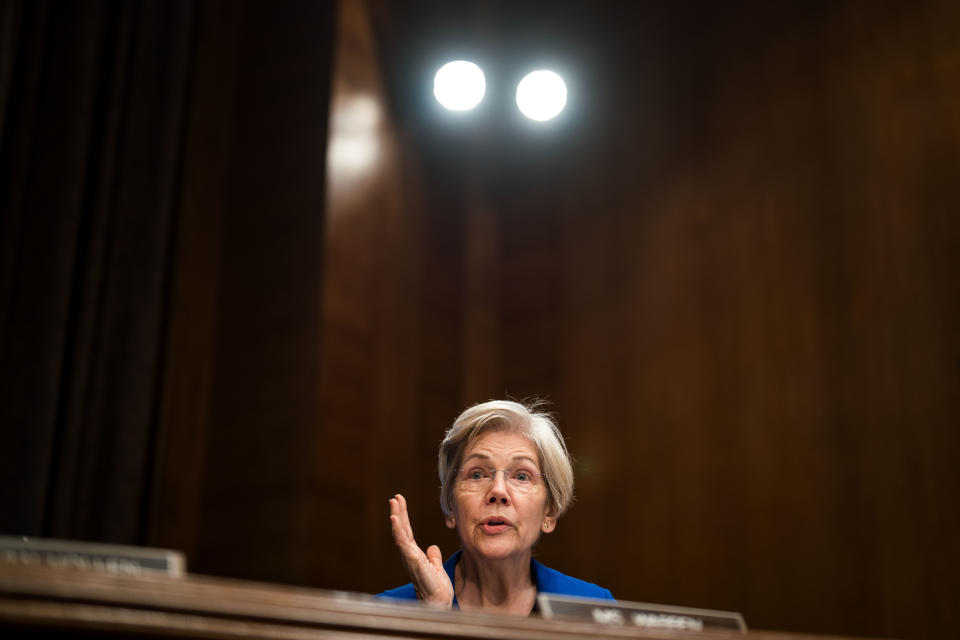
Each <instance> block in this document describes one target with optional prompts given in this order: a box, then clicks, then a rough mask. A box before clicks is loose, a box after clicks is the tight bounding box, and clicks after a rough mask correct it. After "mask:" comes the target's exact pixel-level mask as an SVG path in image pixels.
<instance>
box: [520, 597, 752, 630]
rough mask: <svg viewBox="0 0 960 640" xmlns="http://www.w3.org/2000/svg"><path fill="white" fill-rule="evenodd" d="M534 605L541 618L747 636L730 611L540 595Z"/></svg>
mask: <svg viewBox="0 0 960 640" xmlns="http://www.w3.org/2000/svg"><path fill="white" fill-rule="evenodd" d="M537 602H538V605H539V608H540V613H541V614H542V615H543V617H544V618H568V619H576V620H581V621H589V622H595V623H597V624H603V625H609V626H617V627H638V628H642V629H655V630H664V631H705V630H724V631H740V632H741V633H746V632H747V625H746V623H745V622H744V620H743V616H742V615H740V614H739V613H736V612H733V611H715V610H713V609H694V608H691V607H674V606H669V605H660V604H649V603H646V602H625V601H623V600H616V601H614V600H593V599H591V598H575V597H572V596H560V595H556V594H552V593H541V594H540V595H538V596H537Z"/></svg>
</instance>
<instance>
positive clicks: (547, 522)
mask: <svg viewBox="0 0 960 640" xmlns="http://www.w3.org/2000/svg"><path fill="white" fill-rule="evenodd" d="M554 512H555V509H554V508H553V507H552V506H551V507H550V508H549V509H548V510H547V513H546V515H544V516H543V522H542V523H540V530H541V531H543V532H544V533H550V532H551V531H553V530H554V529H556V528H557V516H556V515H554Z"/></svg>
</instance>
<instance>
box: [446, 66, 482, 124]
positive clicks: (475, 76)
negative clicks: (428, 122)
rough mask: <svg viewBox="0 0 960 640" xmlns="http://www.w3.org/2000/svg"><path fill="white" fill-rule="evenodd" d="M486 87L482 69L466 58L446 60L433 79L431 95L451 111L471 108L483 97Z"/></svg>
mask: <svg viewBox="0 0 960 640" xmlns="http://www.w3.org/2000/svg"><path fill="white" fill-rule="evenodd" d="M486 88H487V83H486V81H485V80H484V79H483V71H481V70H480V67H478V66H477V65H475V64H473V63H472V62H467V61H466V60H454V61H453V62H448V63H447V64H445V65H443V66H442V67H440V70H439V71H437V75H436V76H435V77H434V79H433V95H434V96H436V98H437V101H438V102H439V103H440V104H442V105H443V106H445V107H446V108H447V109H450V110H451V111H467V110H468V109H473V108H474V107H475V106H477V105H478V104H479V103H480V101H481V100H482V99H483V93H484V91H486Z"/></svg>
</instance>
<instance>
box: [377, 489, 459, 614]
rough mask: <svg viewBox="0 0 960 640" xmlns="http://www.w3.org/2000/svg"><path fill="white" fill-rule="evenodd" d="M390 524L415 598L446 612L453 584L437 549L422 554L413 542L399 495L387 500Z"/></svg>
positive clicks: (404, 506)
mask: <svg viewBox="0 0 960 640" xmlns="http://www.w3.org/2000/svg"><path fill="white" fill-rule="evenodd" d="M390 525H391V527H392V529H393V541H394V542H396V544H397V549H399V550H400V558H401V559H402V560H403V566H404V567H406V569H407V573H408V574H410V580H411V582H413V587H414V589H416V591H417V598H419V599H420V600H422V601H424V602H427V603H429V604H432V605H436V606H440V607H444V608H447V609H449V608H450V607H451V606H452V605H453V583H451V582H450V576H448V575H447V572H446V570H444V568H443V556H441V555H440V547H438V546H437V545H435V544H434V545H430V546H429V547H427V552H426V553H424V552H423V551H421V550H420V547H419V546H417V541H416V540H414V539H413V527H411V526H410V515H409V514H408V513H407V501H406V499H405V498H404V497H403V496H402V495H400V494H399V493H398V494H397V495H395V496H394V497H392V498H390Z"/></svg>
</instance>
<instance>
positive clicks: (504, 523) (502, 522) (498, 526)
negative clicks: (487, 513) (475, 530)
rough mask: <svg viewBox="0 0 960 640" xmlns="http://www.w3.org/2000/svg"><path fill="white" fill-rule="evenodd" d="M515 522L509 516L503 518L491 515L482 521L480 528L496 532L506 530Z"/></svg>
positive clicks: (485, 531) (490, 532) (489, 532)
mask: <svg viewBox="0 0 960 640" xmlns="http://www.w3.org/2000/svg"><path fill="white" fill-rule="evenodd" d="M512 526H513V523H512V522H510V520H508V519H507V518H501V517H499V516H491V517H489V518H486V519H484V520H482V521H481V522H480V528H481V529H482V530H483V532H484V533H488V534H496V533H500V532H502V531H506V530H507V529H508V528H510V527H512Z"/></svg>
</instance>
